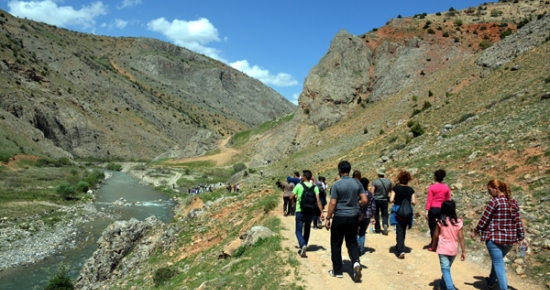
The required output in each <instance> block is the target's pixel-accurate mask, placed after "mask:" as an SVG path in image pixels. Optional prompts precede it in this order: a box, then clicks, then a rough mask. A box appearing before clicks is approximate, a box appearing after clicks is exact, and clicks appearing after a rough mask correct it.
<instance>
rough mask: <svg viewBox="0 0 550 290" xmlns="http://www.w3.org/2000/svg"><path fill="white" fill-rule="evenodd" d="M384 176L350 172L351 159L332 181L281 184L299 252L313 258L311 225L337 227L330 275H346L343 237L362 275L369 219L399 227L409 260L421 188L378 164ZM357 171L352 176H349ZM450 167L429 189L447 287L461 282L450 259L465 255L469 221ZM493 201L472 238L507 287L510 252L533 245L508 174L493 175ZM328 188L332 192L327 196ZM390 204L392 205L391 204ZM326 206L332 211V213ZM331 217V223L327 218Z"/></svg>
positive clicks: (381, 227)
mask: <svg viewBox="0 0 550 290" xmlns="http://www.w3.org/2000/svg"><path fill="white" fill-rule="evenodd" d="M376 174H377V176H378V178H377V179H376V180H374V182H372V185H371V186H370V187H369V183H370V182H369V180H368V179H367V178H365V177H362V176H361V172H360V171H358V170H355V171H353V172H352V171H351V164H350V163H349V162H348V161H341V162H340V163H338V177H337V178H335V180H334V184H332V186H331V187H330V190H329V186H328V184H327V183H326V178H325V177H324V176H318V178H317V182H315V180H314V178H313V174H312V172H311V171H310V170H303V171H302V174H301V175H300V174H299V172H294V174H293V176H288V177H287V178H286V180H285V181H284V182H281V181H279V180H278V181H277V182H276V185H277V186H278V187H279V188H280V189H281V190H282V191H283V201H284V202H283V214H284V215H285V216H293V215H294V216H295V219H296V228H295V232H296V238H297V241H298V247H299V250H298V254H299V255H300V256H301V257H303V258H306V257H307V254H306V253H307V248H308V242H309V236H310V232H311V224H312V223H313V228H319V229H320V228H323V227H324V228H326V229H327V230H330V248H331V259H332V270H330V271H329V275H331V276H333V277H336V278H343V263H342V254H341V253H342V244H343V243H344V241H345V244H346V247H347V250H348V254H349V257H350V260H351V264H352V273H351V276H352V279H353V280H354V281H355V282H360V281H361V278H362V268H363V266H362V265H361V263H360V256H361V255H363V254H364V253H365V252H366V248H365V235H366V231H367V228H368V226H369V224H370V225H371V231H372V232H373V233H376V234H383V235H388V228H389V226H390V225H391V226H393V231H394V233H395V239H396V245H395V251H394V253H395V255H396V257H397V258H399V259H405V255H406V253H407V252H408V250H409V248H407V247H406V246H405V237H406V233H407V229H410V228H411V227H412V225H413V222H414V208H413V205H415V204H416V203H417V200H416V196H415V190H414V189H413V188H412V187H411V186H409V185H408V184H409V182H410V181H411V179H412V176H411V174H410V173H409V172H407V171H400V172H399V173H398V174H397V176H396V183H395V184H394V183H393V182H392V181H391V180H390V179H388V178H386V169H385V168H384V167H381V168H379V169H378V170H376ZM350 175H351V176H350ZM445 177H446V172H445V171H444V170H442V169H439V170H437V171H435V172H434V182H433V183H432V184H431V185H430V186H429V187H428V188H427V190H426V191H427V199H426V204H425V207H424V211H423V214H422V215H421V216H423V217H424V218H426V219H427V220H428V225H429V228H430V236H431V240H430V241H429V243H428V245H427V246H426V249H427V250H428V251H432V252H436V253H437V254H438V256H439V264H440V268H441V275H442V276H441V280H440V288H441V289H455V286H454V284H453V280H452V276H451V271H450V269H451V266H452V264H453V262H454V259H455V257H456V256H458V254H459V246H460V259H461V260H465V259H466V246H465V241H464V232H463V221H462V220H461V219H460V218H459V217H458V215H457V211H456V203H455V201H453V200H452V199H451V190H450V189H449V187H448V186H447V185H446V184H445V183H444V182H443V180H444V178H445ZM487 191H488V194H489V195H490V200H489V202H488V204H487V207H486V208H485V211H484V213H483V214H482V216H481V219H480V221H479V223H478V224H477V226H476V227H475V228H474V230H473V232H472V233H471V235H470V236H471V238H472V239H474V238H475V237H476V235H478V234H480V235H481V241H482V242H484V243H485V245H486V247H487V250H488V252H489V255H490V257H491V262H492V265H491V272H490V274H489V276H488V277H487V278H486V279H485V280H486V283H487V287H488V288H489V289H492V288H493V286H494V285H495V284H497V283H498V285H499V287H500V289H507V288H508V282H507V278H506V271H505V264H504V257H505V256H506V254H507V253H508V252H509V251H510V249H511V248H512V245H514V244H517V243H519V244H520V245H521V247H522V249H523V250H526V249H527V248H528V246H529V244H528V242H527V240H526V239H525V234H524V229H523V224H522V222H521V218H520V210H519V205H518V203H517V201H516V200H515V199H513V198H512V196H511V195H512V194H511V191H510V187H509V186H508V185H507V184H506V183H505V182H503V181H500V180H497V179H494V180H491V181H489V182H488V184H487ZM327 193H329V196H328V201H327ZM389 203H391V204H392V205H391V207H389ZM325 207H326V208H327V210H326V215H325ZM323 222H324V225H323Z"/></svg>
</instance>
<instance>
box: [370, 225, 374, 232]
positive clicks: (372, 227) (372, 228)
mask: <svg viewBox="0 0 550 290" xmlns="http://www.w3.org/2000/svg"><path fill="white" fill-rule="evenodd" d="M370 233H371V234H373V233H374V225H371V226H370Z"/></svg>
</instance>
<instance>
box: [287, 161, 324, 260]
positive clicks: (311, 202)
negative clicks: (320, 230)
mask: <svg viewBox="0 0 550 290" xmlns="http://www.w3.org/2000/svg"><path fill="white" fill-rule="evenodd" d="M302 173H303V175H302V178H303V181H302V182H300V183H298V184H297V185H296V187H294V190H293V191H292V196H291V199H292V198H294V196H296V200H297V202H296V238H297V239H298V246H299V247H300V250H299V251H298V253H299V254H300V256H301V257H302V258H306V257H307V256H306V250H307V245H308V242H309V234H310V232H311V222H312V221H313V217H314V216H315V209H316V208H317V209H318V210H319V211H320V212H321V220H323V219H324V218H325V217H324V215H323V209H322V206H321V200H319V189H318V188H317V186H315V184H313V182H311V177H312V174H311V171H309V170H304V171H302Z"/></svg>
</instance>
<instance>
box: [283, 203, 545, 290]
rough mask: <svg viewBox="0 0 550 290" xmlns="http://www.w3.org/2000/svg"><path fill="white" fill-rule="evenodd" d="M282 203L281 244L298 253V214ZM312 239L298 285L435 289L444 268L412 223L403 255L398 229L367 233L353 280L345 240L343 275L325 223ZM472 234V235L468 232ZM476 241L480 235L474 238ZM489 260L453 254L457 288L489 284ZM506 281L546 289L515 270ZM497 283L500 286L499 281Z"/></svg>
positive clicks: (313, 230) (313, 231)
mask: <svg viewBox="0 0 550 290" xmlns="http://www.w3.org/2000/svg"><path fill="white" fill-rule="evenodd" d="M282 207H283V206H282V204H281V205H280V206H279V209H281V210H278V211H277V212H278V213H277V214H276V215H277V216H279V217H280V218H281V220H282V223H281V225H282V228H283V230H282V231H281V233H282V235H283V242H282V246H283V249H285V248H287V247H288V248H289V249H290V250H291V251H293V252H296V255H297V257H298V253H297V252H298V242H297V240H296V236H295V233H294V230H295V217H294V216H288V217H285V216H283V214H282ZM311 231H312V232H311V236H310V239H309V247H308V252H307V256H308V257H307V258H300V257H298V260H299V262H300V266H299V267H300V277H301V280H300V281H291V282H296V283H297V284H298V285H303V286H305V288H306V289H320V288H325V289H346V288H348V289H352V288H357V287H358V286H359V288H363V289H367V288H368V289H437V288H435V287H434V286H437V287H439V279H440V277H441V270H440V268H439V259H438V256H437V254H436V253H433V252H428V251H427V250H423V247H424V246H425V245H426V244H427V237H426V236H425V235H424V234H423V233H419V232H417V231H415V230H414V229H412V230H408V231H407V237H406V240H405V245H406V246H407V247H409V248H411V251H410V253H407V254H406V257H405V259H404V260H400V259H397V257H396V256H395V255H394V254H393V253H392V252H390V247H392V246H395V234H394V233H393V232H392V231H390V233H389V234H388V236H384V235H381V234H371V233H370V232H369V233H367V237H366V243H365V245H366V246H367V247H370V248H372V252H367V253H366V254H365V255H363V256H361V264H362V265H363V272H362V273H363V279H362V282H361V283H360V284H356V283H355V282H353V280H352V276H351V273H352V269H351V268H352V267H351V264H350V262H349V256H348V255H347V248H346V247H345V245H344V246H342V257H343V260H344V278H343V279H339V278H333V277H331V276H330V275H329V274H328V271H329V270H330V269H332V262H331V259H330V232H329V231H327V230H326V229H321V230H319V229H312V230H311ZM467 239H469V237H468V238H467ZM476 242H477V241H476ZM489 267H490V262H489V264H487V262H483V256H482V254H479V255H478V256H472V255H468V256H467V257H466V261H464V262H462V261H460V260H459V259H457V260H455V262H454V264H453V266H452V268H451V273H452V276H453V282H454V283H455V286H456V287H457V288H458V289H461V290H463V289H487V288H486V286H485V282H484V277H486V276H488V275H489ZM508 284H509V287H510V289H522V290H523V289H543V287H542V286H540V285H534V284H531V283H530V282H528V281H527V280H524V279H521V278H520V277H518V276H517V275H516V274H515V273H513V272H512V271H509V272H508ZM497 288H498V286H497Z"/></svg>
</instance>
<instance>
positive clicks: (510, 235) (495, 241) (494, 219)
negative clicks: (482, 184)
mask: <svg viewBox="0 0 550 290" xmlns="http://www.w3.org/2000/svg"><path fill="white" fill-rule="evenodd" d="M487 191H488V193H489V195H490V196H491V200H490V201H489V203H488V204H487V207H486V208H485V211H484V212H483V215H482V216H481V219H480V220H479V223H478V224H477V226H476V227H475V228H474V231H473V233H472V234H471V237H472V239H474V238H475V236H476V235H477V234H478V233H481V241H482V242H485V245H486V246H487V250H488V251H489V255H490V256H491V262H492V264H491V273H490V275H489V277H487V278H485V281H486V282H487V287H488V288H489V289H492V288H493V286H494V284H495V282H497V281H498V286H499V288H500V289H508V279H507V277H506V269H505V267H504V257H505V256H506V254H507V253H508V252H509V251H510V249H511V248H512V245H514V244H516V243H518V242H519V243H520V244H521V246H522V247H523V248H524V249H525V250H526V249H527V248H528V247H529V243H528V242H527V240H526V239H525V232H524V230H523V223H522V222H521V218H520V215H519V205H518V202H517V201H516V200H515V199H512V192H511V191H510V186H508V184H506V183H505V182H503V181H500V180H498V179H493V180H491V181H489V183H487Z"/></svg>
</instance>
